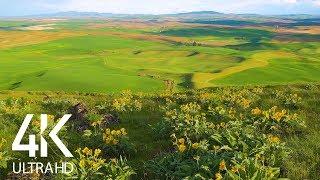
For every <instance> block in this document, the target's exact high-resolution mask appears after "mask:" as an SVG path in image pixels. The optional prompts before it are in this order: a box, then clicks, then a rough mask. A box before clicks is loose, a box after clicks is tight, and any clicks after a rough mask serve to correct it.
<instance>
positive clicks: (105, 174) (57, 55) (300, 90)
mask: <svg viewBox="0 0 320 180" xmlns="http://www.w3.org/2000/svg"><path fill="white" fill-rule="evenodd" d="M74 13H75V12H69V13H67V15H69V16H72V17H70V18H65V17H59V16H58V15H55V16H57V17H55V16H54V17H52V18H49V17H41V18H39V17H31V18H25V19H23V18H16V19H14V18H13V19H1V18H0V180H2V179H5V180H7V179H8V180H9V179H32V180H40V179H41V180H42V179H54V180H60V179H81V180H91V179H92V180H95V179H108V180H110V179H117V180H126V179H128V180H129V179H143V180H144V179H146V180H147V179H173V180H175V179H177V180H179V179H195V180H198V179H199V180H200V179H214V180H229V179H231V180H240V179H257V180H258V179H268V180H269V179H278V178H288V179H298V180H300V179H301V180H303V179H319V177H320V154H319V152H320V143H319V141H320V116H319V114H320V109H319V105H320V100H319V97H320V84H319V82H320V22H319V18H315V17H312V18H311V17H309V18H308V16H304V15H301V16H299V15H297V16H293V17H287V16H275V17H264V16H258V15H248V16H247V15H237V16H236V15H233V16H235V17H233V16H232V18H230V17H229V15H224V14H220V13H216V12H207V11H204V12H193V13H182V14H173V15H158V16H156V15H118V16H119V17H118V16H117V15H108V18H106V17H104V16H103V14H99V15H98V17H91V16H90V13H88V14H89V15H88V14H87V13H85V17H81V16H79V14H77V13H75V15H74ZM94 14H95V13H94ZM80 15H81V13H80ZM74 16H75V17H74ZM87 16H88V17H87ZM106 16H107V15H106ZM109 16H110V17H109ZM225 16H226V17H228V18H226V17H225ZM238 16H239V17H238ZM30 113H31V114H34V115H35V117H34V119H33V120H32V122H31V123H30V125H29V127H28V129H27V131H26V134H35V135H36V139H37V142H36V143H37V144H40V142H38V139H39V135H40V134H42V135H43V136H44V137H45V139H48V140H49V139H50V138H49V137H48V136H49V135H48V134H49V133H47V132H46V131H45V132H41V130H40V126H41V122H40V119H39V116H40V114H48V129H49V128H53V127H54V125H55V124H56V123H58V121H59V120H60V119H61V118H62V116H63V115H65V114H71V115H72V116H71V118H70V120H69V121H68V122H67V124H65V126H64V127H63V128H62V129H61V131H60V132H59V134H58V135H59V137H60V138H61V140H62V141H63V143H64V144H66V146H67V148H68V149H69V150H70V152H71V153H72V154H73V155H74V157H71V158H66V157H65V156H63V154H61V152H60V150H59V149H58V148H57V147H56V145H55V143H54V142H52V141H48V147H49V149H48V151H49V152H48V154H50V156H49V157H48V158H30V157H28V155H27V152H23V151H20V152H18V151H12V149H11V145H12V142H13V141H14V139H15V137H16V134H17V132H18V130H19V127H20V126H21V124H22V122H23V119H24V118H25V117H26V115H27V114H30ZM36 117H37V118H36ZM26 134H25V138H23V140H22V143H25V144H28V137H27V136H26ZM30 142H31V141H30ZM30 142H29V143H30ZM41 143H42V142H41ZM41 151H42V149H41ZM37 153H38V152H37ZM18 161H21V162H33V161H38V162H41V163H43V164H46V163H50V162H63V161H67V162H70V163H71V164H72V166H73V167H74V171H73V172H72V173H65V174H64V173H60V174H59V173H58V174H54V173H44V172H40V173H29V174H28V173H14V170H13V169H12V163H13V162H18ZM30 169H31V167H30V168H27V170H30Z"/></svg>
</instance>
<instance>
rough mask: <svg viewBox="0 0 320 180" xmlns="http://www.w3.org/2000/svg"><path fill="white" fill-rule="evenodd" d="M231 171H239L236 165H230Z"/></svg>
mask: <svg viewBox="0 0 320 180" xmlns="http://www.w3.org/2000/svg"><path fill="white" fill-rule="evenodd" d="M231 171H232V172H233V173H237V172H239V168H237V167H236V166H232V168H231Z"/></svg>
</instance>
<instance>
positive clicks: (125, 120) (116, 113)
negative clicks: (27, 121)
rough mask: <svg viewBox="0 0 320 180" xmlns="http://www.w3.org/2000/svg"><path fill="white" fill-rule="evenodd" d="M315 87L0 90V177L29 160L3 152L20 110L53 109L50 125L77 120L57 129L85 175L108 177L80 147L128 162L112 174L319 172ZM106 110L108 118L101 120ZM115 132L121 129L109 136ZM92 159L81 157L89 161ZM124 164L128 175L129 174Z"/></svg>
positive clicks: (55, 153) (54, 154)
mask: <svg viewBox="0 0 320 180" xmlns="http://www.w3.org/2000/svg"><path fill="white" fill-rule="evenodd" d="M319 93H320V87H319V86H316V85H294V86H270V87H247V88H226V87H225V88H215V89H207V90H201V91H187V92H184V93H170V92H167V93H162V94H133V93H131V92H129V91H126V92H123V93H122V94H118V95H112V96H111V95H106V94H94V93H91V94H89V93H88V94H85V93H63V92H14V91H2V92H1V93H0V128H1V129H2V130H1V132H0V139H2V138H4V139H5V141H3V143H1V144H2V147H0V153H2V159H0V162H1V163H0V170H1V172H2V173H1V175H2V177H4V176H6V175H7V173H9V172H10V169H8V168H5V166H4V165H5V164H6V163H8V165H10V162H11V161H12V159H11V158H22V159H24V160H28V158H26V157H25V154H24V153H25V152H21V153H17V152H14V153H13V152H12V151H11V150H10V147H11V146H10V142H12V140H13V138H14V136H15V134H16V132H17V130H18V127H19V126H20V124H21V121H22V120H23V118H24V116H25V114H26V113H31V112H32V113H34V114H36V115H39V114H41V113H48V114H52V115H55V116H50V117H51V118H52V119H51V121H53V122H56V121H57V120H58V118H59V117H60V116H62V115H63V114H64V113H67V112H69V113H70V112H71V113H75V114H73V115H74V117H77V118H75V119H73V120H70V122H69V123H68V125H67V126H66V129H65V130H63V131H62V132H60V133H59V136H60V137H61V138H62V139H63V140H64V142H67V144H68V148H69V149H70V151H71V152H73V154H74V155H75V158H74V159H73V160H74V162H75V163H76V165H77V167H78V168H80V169H81V168H84V169H85V171H86V172H87V173H93V174H92V175H91V176H92V177H96V178H98V177H99V175H98V174H96V175H94V172H100V173H106V174H105V175H108V176H109V175H110V171H109V170H108V168H109V166H110V164H109V165H108V164H106V168H107V169H105V168H101V169H100V170H94V169H90V167H88V166H90V165H81V162H79V161H77V160H76V158H78V153H76V152H75V151H76V150H77V149H78V148H81V150H82V152H81V153H83V154H85V153H87V151H88V149H87V150H84V149H85V147H88V148H89V149H93V150H95V149H100V150H102V154H101V157H100V158H103V159H105V160H106V163H107V162H109V161H114V159H113V158H119V156H120V155H121V156H122V157H123V158H124V157H126V159H127V161H119V162H117V163H115V164H114V167H116V168H124V165H128V167H130V168H128V167H126V168H124V169H123V170H122V171H116V172H113V173H112V174H113V175H114V176H113V178H115V177H120V176H123V177H128V176H131V177H132V178H133V179H154V178H155V177H157V178H160V179H161V178H162V179H165V178H168V179H172V178H174V179H181V178H183V177H189V178H192V177H193V178H196V177H197V178H199V177H203V178H205V179H210V178H213V179H216V177H217V176H220V175H221V176H223V177H225V178H233V179H236V178H235V177H241V178H243V179H248V178H249V177H252V178H254V177H256V176H257V177H259V179H260V178H274V177H288V178H292V179H317V178H318V177H319V176H320V174H319V168H320V167H319V161H320V159H319V157H320V156H319V150H320V146H319V143H318V142H319V140H320V139H319V137H320V134H319V128H320V122H319V113H318V112H319V110H320V109H319V98H318V97H319V95H320V94H319ZM78 103H80V107H81V108H82V110H84V109H85V110H86V112H84V114H83V115H81V116H79V115H80V114H77V113H82V111H76V112H75V111H73V110H72V109H73V108H75V107H77V106H75V105H76V104H78ZM78 106H79V105H78ZM107 114H111V115H112V116H113V117H114V118H111V119H105V115H107ZM51 121H50V124H51ZM242 123H244V124H242ZM239 126H240V127H239ZM38 128H39V127H38V126H37V121H36V120H34V122H33V123H32V125H31V128H30V129H29V130H28V133H36V132H38V130H39V129H38ZM122 128H124V129H122ZM109 130H110V132H109ZM113 130H115V131H114V132H113ZM118 130H121V132H119V133H120V135H116V133H118V132H117V131H118ZM252 130H253V131H252ZM108 132H109V133H111V134H112V135H108ZM122 132H123V134H121V133H122ZM217 133H218V134H217ZM106 137H108V138H111V139H106ZM182 141H183V142H182ZM54 147H55V146H54V144H52V145H51V146H50V154H51V156H50V157H51V158H50V159H49V160H48V159H46V160H43V161H58V160H59V159H61V158H63V157H61V156H60V151H59V150H57V149H55V148H54ZM81 153H80V154H81ZM84 156H85V157H86V155H84ZM89 157H90V155H88V157H87V158H88V159H85V158H84V159H83V160H85V161H86V160H88V162H89ZM38 160H40V159H38ZM40 161H42V160H40ZM69 161H71V160H69ZM254 161H255V163H254ZM120 162H121V163H120ZM78 163H80V164H78ZM223 163H225V165H223ZM248 163H249V164H248ZM250 163H254V164H250ZM222 166H223V167H222ZM224 166H225V167H224ZM204 167H205V168H204ZM241 168H244V169H241ZM248 168H249V169H248ZM236 170H237V171H236ZM131 171H134V172H135V175H130V174H131V173H130V172H131ZM126 173H128V174H129V175H128V174H127V175H128V176H127V175H125V174H126ZM231 173H233V174H231ZM78 175H79V176H78ZM78 175H77V177H80V174H78ZM75 176H76V175H75ZM83 176H84V177H85V176H86V175H85V174H83ZM0 177H1V176H0ZM49 177H50V178H54V177H53V176H49ZM55 178H61V177H55Z"/></svg>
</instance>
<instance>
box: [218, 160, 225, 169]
mask: <svg viewBox="0 0 320 180" xmlns="http://www.w3.org/2000/svg"><path fill="white" fill-rule="evenodd" d="M226 169H227V166H226V162H225V161H224V160H222V161H221V162H220V163H219V170H220V171H224V170H226Z"/></svg>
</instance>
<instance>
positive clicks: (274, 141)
mask: <svg viewBox="0 0 320 180" xmlns="http://www.w3.org/2000/svg"><path fill="white" fill-rule="evenodd" d="M268 141H269V142H270V143H272V144H279V143H280V138H279V137H278V136H273V135H269V137H268Z"/></svg>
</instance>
